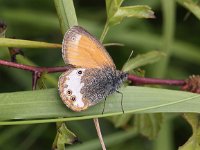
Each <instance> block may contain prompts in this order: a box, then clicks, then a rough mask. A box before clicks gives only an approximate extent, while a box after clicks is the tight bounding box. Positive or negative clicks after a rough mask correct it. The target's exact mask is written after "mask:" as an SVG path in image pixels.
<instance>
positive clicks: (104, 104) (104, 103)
mask: <svg viewBox="0 0 200 150" xmlns="http://www.w3.org/2000/svg"><path fill="white" fill-rule="evenodd" d="M106 98H107V97H106ZM106 98H105V100H104V102H103V111H102V115H103V113H104V110H105V106H106Z"/></svg>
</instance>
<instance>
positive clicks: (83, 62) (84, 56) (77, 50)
mask: <svg viewBox="0 0 200 150" xmlns="http://www.w3.org/2000/svg"><path fill="white" fill-rule="evenodd" d="M62 56H63V59H64V61H65V63H66V64H72V65H74V66H77V67H83V68H103V67H105V66H106V67H114V68H115V64H114V63H113V60H112V58H111V57H110V56H109V54H108V53H107V51H106V50H105V48H104V47H103V45H102V44H101V43H100V42H99V41H98V40H96V39H95V38H94V37H93V36H92V35H90V33H88V32H87V31H85V30H84V29H83V28H81V27H79V26H74V27H72V28H71V29H70V30H69V31H68V32H67V33H66V34H65V36H64V40H63V43H62Z"/></svg>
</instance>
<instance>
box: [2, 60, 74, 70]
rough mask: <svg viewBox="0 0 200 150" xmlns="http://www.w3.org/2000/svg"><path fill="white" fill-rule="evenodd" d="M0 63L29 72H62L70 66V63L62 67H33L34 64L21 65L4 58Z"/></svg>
mask: <svg viewBox="0 0 200 150" xmlns="http://www.w3.org/2000/svg"><path fill="white" fill-rule="evenodd" d="M0 65H2V66H7V67H12V68H17V69H22V70H27V71H30V72H40V73H44V72H47V73H54V72H64V71H66V70H69V69H70V68H72V66H71V65H68V66H64V67H35V66H29V65H23V64H18V63H14V62H10V61H5V60H0Z"/></svg>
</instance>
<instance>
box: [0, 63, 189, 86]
mask: <svg viewBox="0 0 200 150" xmlns="http://www.w3.org/2000/svg"><path fill="white" fill-rule="evenodd" d="M0 66H7V67H12V68H17V69H22V70H27V71H30V72H33V73H34V74H37V77H39V76H41V74H42V73H44V72H46V73H55V72H64V71H67V70H69V69H71V68H73V66H72V65H67V66H63V67H35V66H29V65H23V64H18V63H14V62H10V61H5V60H0ZM128 80H130V81H131V82H132V83H133V84H134V85H144V84H153V85H155V84H158V85H173V86H183V85H185V81H184V80H166V79H158V78H145V77H139V76H135V75H132V74H129V75H128Z"/></svg>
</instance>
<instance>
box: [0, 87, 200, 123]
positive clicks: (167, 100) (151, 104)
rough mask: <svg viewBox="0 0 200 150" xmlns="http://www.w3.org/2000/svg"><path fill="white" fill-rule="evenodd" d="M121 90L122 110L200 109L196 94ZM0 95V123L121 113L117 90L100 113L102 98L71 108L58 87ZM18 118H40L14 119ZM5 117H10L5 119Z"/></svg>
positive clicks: (163, 110)
mask: <svg viewBox="0 0 200 150" xmlns="http://www.w3.org/2000/svg"><path fill="white" fill-rule="evenodd" d="M120 91H121V92H123V95H124V98H123V108H124V110H125V113H160V112H196V113H200V109H199V107H200V103H199V101H200V95H199V94H193V93H189V92H182V91H175V90H166V89H156V88H148V87H134V86H128V87H126V88H121V89H120ZM0 99H1V101H0V110H1V111H0V120H1V121H2V122H0V125H3V124H4V125H5V124H31V123H45V122H57V121H70V120H81V119H91V118H98V117H106V116H114V115H119V114H123V112H122V110H121V105H120V100H121V97H120V96H119V94H118V93H115V94H113V95H111V96H109V97H108V99H107V101H106V106H105V111H104V114H103V115H102V109H103V107H104V105H103V102H102V103H100V104H98V105H95V106H93V107H90V108H89V109H88V110H86V111H82V112H72V111H71V110H69V109H68V108H67V107H66V106H65V105H64V104H63V103H62V101H61V99H60V97H59V94H58V91H57V89H56V90H55V89H47V90H37V91H25V92H13V93H1V94H0ZM188 106H190V107H188ZM60 117H65V118H60ZM52 118H57V119H52ZM18 119H39V120H32V121H31V120H24V121H17V120H18ZM41 119H43V120H41ZM5 120H12V121H8V122H4V121H5Z"/></svg>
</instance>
